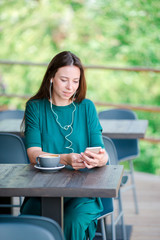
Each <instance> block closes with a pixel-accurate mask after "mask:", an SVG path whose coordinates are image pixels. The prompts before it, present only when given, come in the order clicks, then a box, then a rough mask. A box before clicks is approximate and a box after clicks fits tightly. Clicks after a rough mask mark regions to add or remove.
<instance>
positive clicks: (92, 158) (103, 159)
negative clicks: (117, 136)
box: [81, 149, 108, 168]
mask: <svg viewBox="0 0 160 240" xmlns="http://www.w3.org/2000/svg"><path fill="white" fill-rule="evenodd" d="M81 156H82V160H83V161H84V165H85V167H87V168H94V167H102V166H104V165H106V163H107V162H108V154H107V153H106V151H105V150H104V149H101V150H100V151H99V153H93V152H90V151H85V152H84V153H81Z"/></svg>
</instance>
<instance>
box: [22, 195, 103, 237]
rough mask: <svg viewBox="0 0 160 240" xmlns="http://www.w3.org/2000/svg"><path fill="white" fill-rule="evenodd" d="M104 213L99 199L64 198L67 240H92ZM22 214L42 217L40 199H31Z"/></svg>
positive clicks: (25, 204)
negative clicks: (100, 217)
mask: <svg viewBox="0 0 160 240" xmlns="http://www.w3.org/2000/svg"><path fill="white" fill-rule="evenodd" d="M102 211H103V206H102V203H101V200H100V199H99V198H64V235H65V239H66V240H86V239H88V237H89V239H90V240H92V239H93V238H94V236H95V232H96V228H97V217H98V216H99V215H100V212H102ZM21 214H31V215H41V200H40V198H29V199H27V201H25V203H24V204H23V205H22V208H21Z"/></svg>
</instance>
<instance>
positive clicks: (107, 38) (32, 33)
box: [0, 0, 160, 175]
mask: <svg viewBox="0 0 160 240" xmlns="http://www.w3.org/2000/svg"><path fill="white" fill-rule="evenodd" d="M0 23H1V25H0V26H1V27H0V52H1V59H6V60H12V61H29V62H39V63H41V62H43V63H48V62H49V61H50V60H51V59H52V57H53V56H54V55H55V54H57V53H58V52H60V51H63V50H70V51H72V52H74V53H75V54H77V55H78V56H79V57H80V58H81V60H82V62H83V63H84V64H85V65H106V66H144V67H154V68H156V67H157V68H158V67H159V62H160V51H159V42H160V35H159V26H160V14H159V0H154V1H151V0H146V1H142V0H128V1H125V0H119V1H116V0H112V1H111V0H98V1H96V0H73V1H71V0H54V1H51V0H39V1H38V0H8V1H6V0H1V1H0ZM45 68H46V67H32V66H18V65H13V66H12V65H0V86H3V87H5V92H6V93H14V94H15V93H16V94H20V95H23V94H24V95H27V94H31V95H32V94H34V93H35V92H36V91H37V90H38V88H39V85H40V83H41V81H42V78H43V75H44V72H45ZM86 77H87V83H88V92H87V97H88V98H90V99H92V100H94V101H103V102H105V101H106V102H111V103H127V104H135V105H153V106H158V105H159V103H160V83H159V74H156V73H154V72H148V73H147V72H140V73H138V72H124V71H121V72H120V71H106V70H86ZM1 104H2V105H6V106H8V107H9V108H22V109H24V107H25V101H24V100H20V99H18V98H11V99H8V98H5V97H3V98H1ZM97 109H98V111H99V110H102V109H103V108H97ZM137 114H138V117H139V118H141V119H148V120H149V127H148V130H147V136H155V137H159V133H160V124H159V122H160V114H159V113H148V112H138V111H137ZM140 149H141V154H140V157H139V158H138V159H137V160H135V168H136V170H139V171H146V172H150V173H156V174H159V175H160V163H159V162H160V161H159V156H160V146H159V144H150V143H146V142H143V141H142V142H140Z"/></svg>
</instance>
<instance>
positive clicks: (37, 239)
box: [0, 215, 64, 240]
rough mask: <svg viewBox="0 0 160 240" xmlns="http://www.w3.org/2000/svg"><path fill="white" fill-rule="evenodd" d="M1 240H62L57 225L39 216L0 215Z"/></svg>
mask: <svg viewBox="0 0 160 240" xmlns="http://www.w3.org/2000/svg"><path fill="white" fill-rule="evenodd" d="M0 233H1V240H15V239H16V240H22V239H23V240H28V239H34V240H64V237H63V235H62V232H61V229H60V227H59V225H58V224H57V223H56V222H55V221H54V220H52V219H50V218H46V217H40V216H33V215H32V216H31V215H25V216H24V215H21V216H18V217H17V216H11V215H0Z"/></svg>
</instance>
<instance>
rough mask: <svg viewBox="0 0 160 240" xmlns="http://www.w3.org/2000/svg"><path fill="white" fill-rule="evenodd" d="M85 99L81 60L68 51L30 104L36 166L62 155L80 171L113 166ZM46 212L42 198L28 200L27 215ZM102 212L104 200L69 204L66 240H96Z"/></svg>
mask: <svg viewBox="0 0 160 240" xmlns="http://www.w3.org/2000/svg"><path fill="white" fill-rule="evenodd" d="M85 96H86V80H85V75H84V69H83V66H82V64H81V61H80V59H79V58H78V57H77V56H75V55H74V54H73V53H71V52H68V51H64V52H61V53H59V54H57V55H56V56H55V57H54V58H53V59H52V61H51V62H50V64H49V65H48V68H47V71H46V73H45V75H44V78H43V81H42V84H41V86H40V89H39V91H38V92H37V94H36V95H35V96H33V97H32V98H31V99H30V100H29V101H28V102H27V104H26V110H25V119H24V121H25V141H26V148H27V154H28V157H29V159H30V162H31V163H34V164H35V163H36V157H37V156H39V155H41V154H45V153H56V154H60V163H61V164H65V165H70V166H71V167H72V168H74V169H75V170H78V169H82V168H93V167H101V166H103V165H105V164H106V163H107V161H108V155H107V153H106V152H105V150H104V145H103V141H102V133H101V132H102V128H101V125H100V123H99V120H98V117H97V113H96V109H95V106H94V104H93V103H92V102H91V101H90V100H88V99H85ZM95 146H101V147H102V149H101V150H100V151H99V153H90V152H87V151H85V149H86V148H87V147H95ZM40 209H41V202H40V198H27V199H26V200H25V201H24V204H23V206H22V208H21V213H22V214H38V215H40ZM102 210H103V207H102V203H101V200H100V198H65V199H64V234H65V237H66V240H84V239H87V238H88V237H89V238H90V239H93V237H94V236H95V231H96V224H97V220H96V219H97V217H98V216H99V214H100V212H101V211H102Z"/></svg>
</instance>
